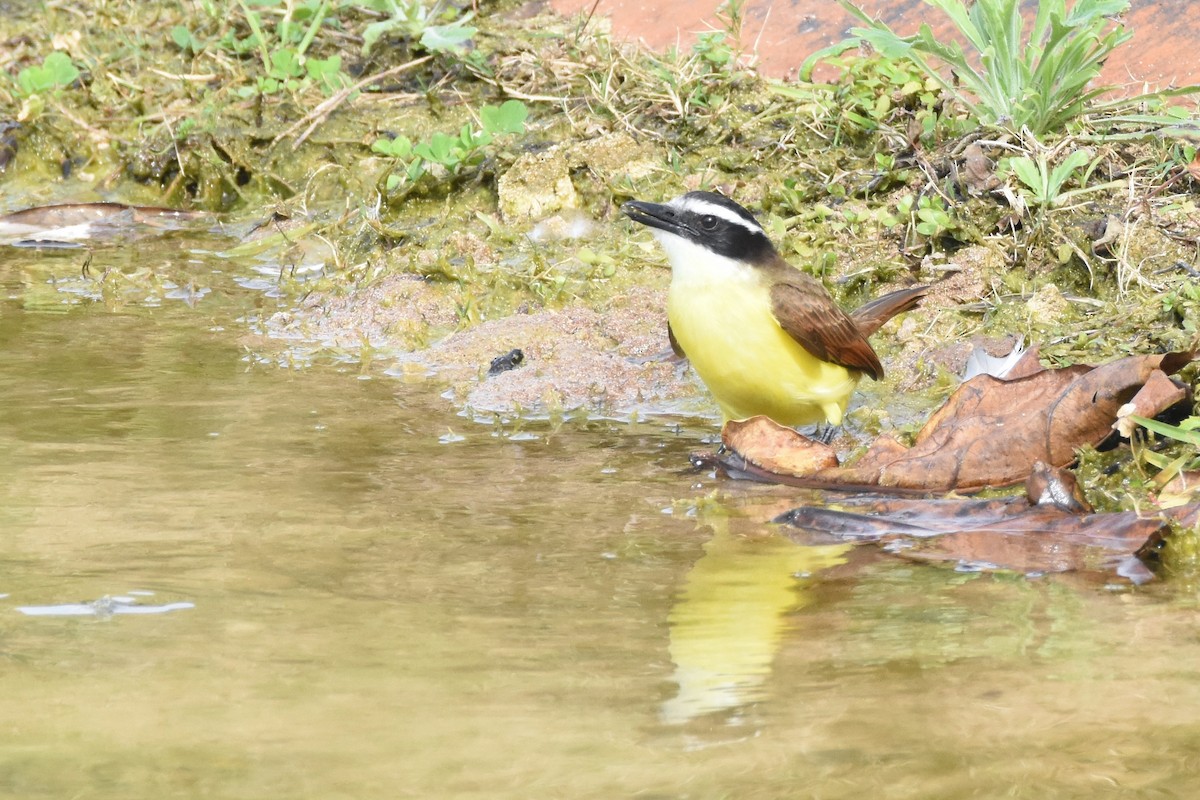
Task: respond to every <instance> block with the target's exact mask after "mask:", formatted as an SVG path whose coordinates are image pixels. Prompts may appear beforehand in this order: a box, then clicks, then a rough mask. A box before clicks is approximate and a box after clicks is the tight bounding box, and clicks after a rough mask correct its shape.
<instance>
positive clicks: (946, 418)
mask: <svg viewBox="0 0 1200 800" xmlns="http://www.w3.org/2000/svg"><path fill="white" fill-rule="evenodd" d="M1191 360H1192V353H1190V352H1188V353H1169V354H1167V355H1145V356H1129V357H1127V358H1122V359H1119V360H1117V361H1113V362H1111V363H1108V364H1104V365H1102V366H1099V367H1089V366H1085V365H1077V366H1072V367H1065V368H1063V369H1040V370H1038V371H1036V372H1033V373H1032V374H1026V375H1024V377H1018V378H1015V379H1014V378H1007V379H999V378H993V377H991V376H988V375H979V376H976V377H974V378H972V379H971V380H969V381H967V382H966V383H964V384H963V385H962V386H960V387H959V388H958V389H957V390H956V391H955V392H954V394H952V395H951V396H950V398H949V399H948V400H947V401H946V402H945V404H944V405H943V406H942V407H941V408H940V409H938V410H937V411H936V412H934V414H933V415H932V416H931V417H930V418H929V420H928V422H926V423H925V425H924V427H922V428H921V430H920V432H918V434H917V436H916V439H915V441H914V443H913V445H912V447H904V446H903V445H901V444H900V443H899V442H897V441H896V440H895V439H894V438H892V437H890V436H887V435H884V436H881V437H879V439H877V440H876V441H875V442H874V443H873V444H872V445H871V447H870V448H868V450H867V452H866V453H865V454H864V455H863V456H862V457H861V458H860V459H858V461H856V462H855V463H854V464H853V465H851V466H848V467H833V468H828V469H817V470H815V471H806V470H805V469H801V470H800V471H795V472H779V473H775V472H773V471H772V468H770V467H767V466H765V465H766V464H767V463H768V462H769V463H771V464H781V463H786V460H787V459H786V456H785V455H784V454H782V453H779V452H776V451H775V450H772V452H771V455H770V458H769V459H768V458H765V457H760V456H759V455H758V454H757V453H756V452H755V450H754V447H755V446H756V444H757V442H758V441H759V438H760V433H759V429H764V428H768V427H770V426H771V425H773V424H774V423H770V422H769V420H765V419H764V418H752V419H750V420H746V421H745V423H742V425H741V427H739V429H737V430H736V431H734V432H733V434H732V435H730V436H728V437H727V438H726V440H725V444H726V446H727V447H728V448H729V449H730V450H731V451H733V452H732V453H727V454H725V456H723V457H722V464H723V466H726V467H727V471H729V472H731V473H733V474H737V475H742V476H746V477H753V478H757V479H760V480H774V481H775V482H778V483H788V484H792V485H798V486H814V487H820V488H831V487H833V488H837V487H841V488H851V489H855V488H857V489H861V488H869V487H880V488H883V487H886V488H888V489H896V490H904V491H911V492H925V493H931V492H946V491H967V492H971V491H978V490H980V489H983V488H986V487H989V486H992V487H1000V486H1011V485H1013V484H1016V483H1021V482H1022V481H1024V480H1025V479H1026V478H1027V477H1028V476H1029V474H1030V471H1031V470H1032V468H1033V465H1034V464H1035V463H1037V462H1039V461H1042V462H1045V463H1046V464H1050V465H1052V466H1056V467H1062V466H1066V465H1068V464H1070V463H1071V462H1073V461H1074V460H1075V452H1076V450H1078V449H1079V448H1080V447H1083V446H1085V445H1093V446H1094V445H1098V444H1100V443H1101V442H1102V441H1104V439H1106V438H1107V437H1108V436H1109V435H1111V434H1112V428H1113V423H1114V422H1115V421H1116V419H1117V415H1118V411H1119V410H1120V409H1121V407H1122V406H1124V405H1125V404H1126V403H1127V402H1133V403H1135V405H1136V407H1137V408H1139V409H1143V410H1142V411H1141V414H1142V415H1143V416H1154V415H1155V414H1158V413H1161V412H1162V411H1163V410H1165V408H1166V407H1169V405H1171V404H1173V403H1174V402H1176V399H1175V398H1177V397H1178V393H1177V392H1176V391H1174V390H1173V389H1171V390H1168V389H1167V388H1166V386H1167V384H1170V385H1171V386H1174V384H1172V383H1171V381H1170V379H1169V378H1167V377H1166V374H1167V373H1173V372H1176V371H1177V370H1179V369H1180V368H1182V367H1183V366H1184V365H1185V364H1187V363H1188V362H1189V361H1191ZM1028 363H1029V362H1028V360H1027V359H1022V361H1021V362H1019V363H1018V364H1017V366H1016V367H1015V368H1014V373H1016V374H1021V373H1023V372H1024V371H1025V370H1026V369H1027V367H1026V364H1028ZM1147 385H1148V386H1149V388H1146V389H1145V394H1144V395H1143V394H1142V393H1141V391H1142V390H1143V389H1144V387H1146V386H1147ZM1163 403H1166V404H1167V405H1166V406H1163V405H1162V404H1163ZM803 463H804V461H803V459H801V464H802V465H803Z"/></svg>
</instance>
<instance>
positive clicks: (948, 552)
mask: <svg viewBox="0 0 1200 800" xmlns="http://www.w3.org/2000/svg"><path fill="white" fill-rule="evenodd" d="M1050 480H1051V481H1054V482H1063V481H1073V478H1070V477H1064V475H1062V474H1058V475H1054V476H1052V477H1051V478H1050ZM1198 519H1200V503H1191V504H1188V505H1184V506H1180V507H1177V508H1173V509H1170V510H1168V511H1165V512H1161V513H1157V514H1154V515H1152V516H1142V515H1139V514H1137V513H1136V512H1133V511H1122V512H1115V513H1101V514H1097V513H1090V512H1084V513H1080V512H1076V511H1071V510H1068V509H1066V508H1063V507H1061V506H1059V505H1056V504H1053V503H1036V502H1031V498H1027V497H1007V498H1001V499H993V500H970V499H966V500H964V499H912V498H897V497H880V496H873V497H871V496H866V497H854V498H849V499H847V500H845V501H842V502H839V503H838V504H837V505H836V506H800V507H798V508H794V509H792V510H790V511H788V512H787V513H785V514H783V515H782V516H780V517H778V518H777V519H776V522H779V523H781V524H784V525H787V526H789V527H790V528H791V529H793V532H792V533H791V534H789V535H790V536H791V537H792V538H794V539H802V540H804V541H807V540H808V539H809V538H810V537H812V536H816V537H818V540H820V541H827V539H826V538H824V537H828V536H836V537H838V538H840V539H850V540H856V541H868V542H875V543H878V544H879V545H880V546H882V547H883V548H884V549H885V550H887V551H888V552H891V553H895V554H899V555H902V556H904V557H905V558H913V559H918V560H922V561H943V562H946V561H948V562H954V563H957V564H958V565H959V567H960V568H963V569H970V570H988V569H997V570H1014V571H1017V572H1023V573H1040V572H1068V571H1076V570H1088V571H1106V572H1112V571H1116V572H1117V573H1118V574H1120V575H1122V576H1123V577H1126V578H1129V579H1130V580H1132V581H1134V582H1137V583H1140V582H1143V581H1145V580H1148V579H1149V578H1150V577H1152V573H1151V572H1150V568H1149V566H1147V565H1148V564H1149V565H1153V564H1154V563H1155V562H1156V560H1157V552H1158V548H1159V546H1160V544H1161V542H1162V537H1163V536H1164V535H1165V534H1166V533H1167V532H1168V531H1169V529H1170V524H1171V522H1172V521H1175V522H1178V523H1180V524H1183V525H1195V524H1196V522H1197V520H1198Z"/></svg>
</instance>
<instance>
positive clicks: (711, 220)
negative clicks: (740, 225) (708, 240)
mask: <svg viewBox="0 0 1200 800" xmlns="http://www.w3.org/2000/svg"><path fill="white" fill-rule="evenodd" d="M700 227H701V228H703V229H704V230H706V231H715V230H716V229H717V218H716V217H714V216H713V215H712V214H705V215H704V216H703V217H701V218H700Z"/></svg>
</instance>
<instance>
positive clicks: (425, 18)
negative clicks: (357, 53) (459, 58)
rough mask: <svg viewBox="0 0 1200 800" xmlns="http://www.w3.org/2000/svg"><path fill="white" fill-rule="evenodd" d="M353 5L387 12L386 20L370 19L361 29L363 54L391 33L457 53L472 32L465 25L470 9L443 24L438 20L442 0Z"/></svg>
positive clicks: (371, 0) (368, 0) (374, 0)
mask: <svg viewBox="0 0 1200 800" xmlns="http://www.w3.org/2000/svg"><path fill="white" fill-rule="evenodd" d="M355 5H357V6H358V7H360V8H365V9H369V10H371V11H378V12H382V13H383V14H386V15H387V18H386V19H383V20H380V21H379V22H373V23H371V24H370V25H368V26H367V27H366V28H365V29H364V30H363V34H362V37H363V47H362V52H363V55H367V54H368V53H370V52H371V49H372V48H373V47H375V45H376V43H378V42H379V40H380V39H382V38H383V37H385V36H389V35H392V34H400V35H402V36H404V37H405V38H407V39H411V40H413V41H415V42H417V43H418V44H419V45H420V46H421V48H422V49H424V50H427V51H429V52H430V53H441V52H452V53H453V52H459V51H461V50H462V49H463V48H464V47H465V46H466V43H467V42H468V41H470V40H471V37H472V36H474V35H475V28H472V27H471V26H469V25H467V23H468V22H470V21H471V18H472V17H473V16H474V13H473V12H467V13H466V14H463V15H462V16H461V17H458V18H457V19H453V20H451V21H449V22H446V23H443V24H438V23H437V20H438V19H440V18H441V17H442V15H443V12H444V9H445V3H444V2H442V0H438V2H436V3H434V5H433V7H432V8H426V7H425V3H424V2H422V0H358V2H356V3H355Z"/></svg>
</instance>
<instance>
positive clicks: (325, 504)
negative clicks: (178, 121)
mask: <svg viewBox="0 0 1200 800" xmlns="http://www.w3.org/2000/svg"><path fill="white" fill-rule="evenodd" d="M147 265H149V266H150V268H152V269H154V270H155V272H156V275H157V277H155V278H154V280H151V281H145V280H137V281H134V280H130V281H127V282H122V281H120V280H118V275H117V273H120V272H122V271H124V272H126V273H129V274H133V273H136V272H137V271H138V270H142V269H145V268H146V267H147ZM104 267H107V268H109V269H110V270H111V272H110V274H109V277H108V278H106V279H105V280H106V281H112V283H109V284H108V288H107V289H106V288H104V286H103V285H101V286H99V287H98V285H97V282H96V276H97V275H99V274H102V272H101V270H102V269H103V268H104ZM90 272H91V277H85V276H83V275H82V274H81V272H80V257H79V254H78V253H77V252H65V253H64V252H56V253H39V252H33V251H14V250H10V251H6V252H5V255H4V259H3V260H0V298H3V299H2V301H0V302H2V305H0V396H2V397H3V398H4V401H3V402H4V406H3V410H2V411H0V452H2V453H3V454H4V455H3V459H2V460H0V486H2V488H0V575H2V576H3V578H2V580H0V594H3V595H4V596H3V597H2V598H0V656H2V657H0V680H2V685H3V686H4V688H5V691H4V692H3V694H2V695H0V719H2V720H3V725H2V726H0V796H3V797H14V798H15V797H20V798H65V797H86V798H124V799H128V798H142V797H146V798H149V797H154V798H163V797H201V796H203V797H220V798H263V797H313V798H342V797H344V798H375V797H379V798H385V797H386V798H395V797H414V798H417V797H419V798H527V797H561V798H612V797H644V798H724V797H736V798H785V797H786V798H792V797H813V798H863V797H881V798H914V799H916V798H962V797H1000V796H1005V797H1029V798H1058V797H1080V798H1085V797H1086V798H1094V797H1117V796H1120V797H1156V798H1157V797H1191V796H1195V792H1196V791H1197V790H1200V756H1197V755H1196V753H1197V752H1200V750H1198V747H1197V746H1198V745H1200V722H1197V710H1200V680H1198V677H1200V676H1198V673H1200V666H1198V665H1200V627H1198V625H1197V622H1198V621H1200V617H1198V616H1197V604H1196V603H1195V602H1194V599H1193V598H1192V597H1191V596H1190V595H1189V594H1188V592H1187V591H1185V590H1184V589H1183V588H1182V587H1180V586H1178V585H1173V584H1170V583H1159V584H1156V585H1153V586H1151V587H1148V588H1142V589H1137V590H1122V591H1113V590H1111V589H1105V588H1102V587H1100V586H1098V585H1096V584H1094V583H1082V582H1078V581H1073V580H1070V579H1068V578H1062V577H1059V578H1043V579H1040V580H1031V579H1027V578H1024V577H1019V576H1009V575H986V574H979V573H971V574H964V573H958V572H955V571H953V570H951V569H947V568H939V567H931V566H923V565H913V564H909V563H907V562H903V561H899V560H891V559H889V558H888V557H886V556H883V555H881V554H879V553H878V552H877V551H875V550H872V549H851V548H850V547H848V546H843V545H833V546H822V547H801V546H799V545H796V544H793V543H792V542H790V541H788V540H786V539H784V538H783V537H781V536H778V535H776V534H775V533H773V532H772V531H771V530H769V529H767V528H764V526H762V525H760V524H758V523H757V522H755V521H754V519H761V518H763V517H766V516H769V515H770V514H771V513H772V509H775V508H778V509H780V510H781V509H782V508H786V507H787V499H788V497H789V495H788V492H787V491H785V490H781V489H778V488H768V487H760V486H747V485H741V484H738V485H733V484H731V483H729V482H728V481H722V480H716V479H714V478H713V477H711V476H709V475H706V474H702V475H695V474H689V473H687V472H685V471H684V469H683V468H684V467H685V466H686V463H687V458H686V456H687V453H688V452H689V451H691V450H694V449H704V448H705V447H707V446H708V445H706V444H705V443H704V442H703V441H702V439H703V438H704V437H705V436H706V435H708V434H709V433H710V427H711V423H709V422H705V421H695V422H692V423H688V422H686V421H685V422H684V423H683V424H680V421H679V420H669V419H651V420H648V421H642V422H638V423H621V422H612V421H595V420H592V421H588V420H582V419H581V420H573V421H572V420H568V421H566V422H563V423H561V424H551V423H547V422H529V423H526V424H524V425H521V426H514V425H511V424H510V425H508V426H495V427H493V426H489V425H481V424H478V423H475V422H472V421H469V420H466V419H463V418H461V417H459V416H457V415H455V413H454V412H453V410H452V409H451V408H449V406H448V404H447V403H446V401H444V400H442V399H441V398H440V397H439V391H440V387H438V386H437V385H436V383H435V382H432V381H429V382H424V383H416V384H411V383H402V382H400V381H398V380H395V379H390V378H388V377H386V376H385V375H383V374H382V370H383V369H384V368H385V367H386V364H381V363H376V364H373V365H372V366H371V368H370V369H369V370H367V371H366V373H365V374H362V371H361V370H360V368H359V367H357V366H356V365H353V364H340V365H339V364H336V363H327V364H323V363H322V359H321V358H319V357H318V358H316V359H309V358H308V357H307V356H305V357H297V358H294V359H292V360H293V361H301V362H305V363H307V362H308V361H309V360H313V361H314V363H313V365H312V366H308V367H307V368H304V369H286V368H281V367H280V366H278V363H277V362H279V361H287V360H289V359H288V358H286V357H282V358H280V357H275V356H267V355H264V354H263V352H261V351H262V345H261V343H260V342H258V341H257V340H254V339H245V340H243V339H244V337H245V334H246V330H247V328H248V326H251V325H252V323H253V320H254V319H255V318H256V317H257V316H259V315H261V314H265V313H269V312H270V311H271V310H273V309H274V308H275V307H276V303H277V301H276V300H274V299H272V298H271V297H270V295H271V294H273V293H272V292H271V291H270V287H269V285H264V282H266V283H267V284H269V280H267V279H266V278H264V276H263V274H260V273H259V272H255V271H254V270H253V269H252V268H251V266H250V265H248V264H241V265H239V264H236V263H231V262H229V261H227V260H220V259H216V258H214V257H212V256H211V255H207V254H205V253H203V252H192V251H191V250H190V249H189V248H188V247H180V243H179V242H176V243H174V244H169V245H162V246H159V245H154V244H142V245H140V246H137V247H130V248H126V249H125V250H122V251H119V252H114V251H108V252H105V253H101V254H100V256H99V257H98V258H97V259H96V260H94V261H93V265H92V267H91V270H90ZM147 286H150V288H149V289H147V288H146V287H147ZM183 286H186V287H190V288H189V290H188V291H187V292H177V291H176V290H177V289H179V287H183ZM247 287H249V288H247ZM204 288H207V289H210V290H211V291H209V292H207V293H203V294H201V293H199V290H200V289H204ZM172 292H175V296H174V297H171V296H169V295H171V294H172ZM189 302H190V304H189ZM326 360H327V361H330V362H332V359H326ZM106 598H107V599H106ZM97 601H99V602H97ZM81 605H82V606H83V607H82V608H80V606H81ZM135 607H136V608H141V609H151V608H154V609H156V610H158V611H161V613H153V614H130V613H118V612H120V611H121V610H122V609H126V610H127V609H129V608H135ZM31 610H33V611H34V612H35V613H30V611H31ZM36 612H40V613H36ZM51 612H58V613H51ZM88 612H91V613H88Z"/></svg>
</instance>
